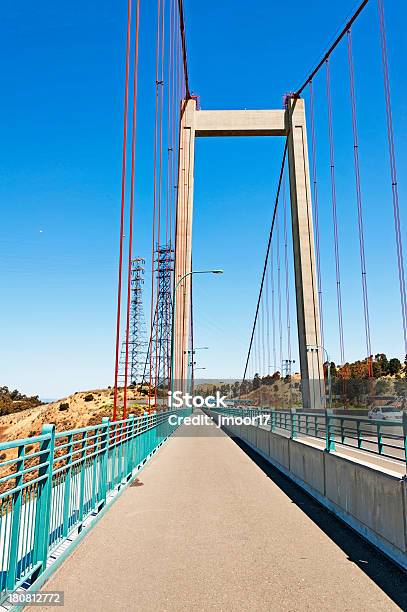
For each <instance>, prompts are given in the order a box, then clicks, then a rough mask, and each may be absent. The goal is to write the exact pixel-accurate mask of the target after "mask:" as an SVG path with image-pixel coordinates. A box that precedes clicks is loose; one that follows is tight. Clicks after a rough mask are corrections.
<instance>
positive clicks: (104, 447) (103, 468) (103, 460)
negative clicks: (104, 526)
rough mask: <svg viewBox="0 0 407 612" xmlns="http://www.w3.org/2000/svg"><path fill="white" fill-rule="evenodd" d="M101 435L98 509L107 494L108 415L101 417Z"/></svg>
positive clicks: (101, 506)
mask: <svg viewBox="0 0 407 612" xmlns="http://www.w3.org/2000/svg"><path fill="white" fill-rule="evenodd" d="M102 428H103V429H102V437H101V456H100V498H101V499H100V505H99V510H101V509H102V508H103V506H104V505H105V503H106V496H107V468H108V454H109V428H110V419H109V417H103V419H102Z"/></svg>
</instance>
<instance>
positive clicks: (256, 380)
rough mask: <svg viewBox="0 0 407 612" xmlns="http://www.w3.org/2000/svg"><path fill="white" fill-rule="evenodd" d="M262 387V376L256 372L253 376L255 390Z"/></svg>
mask: <svg viewBox="0 0 407 612" xmlns="http://www.w3.org/2000/svg"><path fill="white" fill-rule="evenodd" d="M259 388H260V376H259V375H258V374H257V373H256V374H255V375H254V378H253V390H254V389H259Z"/></svg>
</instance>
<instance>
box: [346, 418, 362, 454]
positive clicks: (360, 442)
mask: <svg viewBox="0 0 407 612" xmlns="http://www.w3.org/2000/svg"><path fill="white" fill-rule="evenodd" d="M341 425H342V421H341ZM341 429H342V428H341ZM356 431H357V436H358V448H360V449H361V448H362V446H363V443H362V442H363V441H362V436H361V433H360V421H359V419H358V420H357V422H356Z"/></svg>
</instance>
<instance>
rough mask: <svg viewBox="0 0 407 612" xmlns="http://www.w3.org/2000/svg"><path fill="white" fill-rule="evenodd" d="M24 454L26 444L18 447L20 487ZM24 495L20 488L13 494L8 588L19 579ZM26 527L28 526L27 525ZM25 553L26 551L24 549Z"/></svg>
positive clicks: (17, 469)
mask: <svg viewBox="0 0 407 612" xmlns="http://www.w3.org/2000/svg"><path fill="white" fill-rule="evenodd" d="M24 454H25V446H24V445H23V446H19V447H18V460H17V462H16V464H15V472H16V474H18V475H17V476H16V477H15V487H19V486H21V485H22V484H23V481H24ZM22 495H23V491H22V489H20V490H19V491H16V492H15V493H14V494H13V521H12V525H11V534H10V544H9V550H10V556H9V560H8V571H7V583H6V584H7V589H8V590H13V589H14V587H15V583H16V579H17V566H18V549H19V546H18V540H19V533H20V520H21V506H22ZM25 528H26V527H25ZM22 552H23V554H24V552H26V551H24V550H23V551H22Z"/></svg>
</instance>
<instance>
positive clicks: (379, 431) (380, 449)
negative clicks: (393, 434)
mask: <svg viewBox="0 0 407 612" xmlns="http://www.w3.org/2000/svg"><path fill="white" fill-rule="evenodd" d="M376 432H377V451H378V453H379V455H381V454H382V453H383V435H382V426H381V425H380V423H377V426H376Z"/></svg>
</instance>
